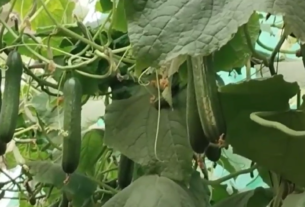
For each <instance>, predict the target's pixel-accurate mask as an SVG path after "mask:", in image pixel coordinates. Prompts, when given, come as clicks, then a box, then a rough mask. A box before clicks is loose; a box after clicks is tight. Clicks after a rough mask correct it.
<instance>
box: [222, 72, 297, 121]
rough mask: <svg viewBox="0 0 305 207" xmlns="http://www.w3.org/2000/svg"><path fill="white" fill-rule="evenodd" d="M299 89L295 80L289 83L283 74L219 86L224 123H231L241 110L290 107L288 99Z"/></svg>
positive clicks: (271, 109)
mask: <svg viewBox="0 0 305 207" xmlns="http://www.w3.org/2000/svg"><path fill="white" fill-rule="evenodd" d="M298 91H299V86H298V84H297V83H296V82H293V83H289V82H286V81H285V80H284V77H283V75H276V76H273V77H269V78H259V79H252V80H249V81H242V82H239V83H232V84H228V85H226V86H223V87H221V88H220V97H221V102H222V108H223V113H224V115H225V119H226V123H227V124H228V125H230V124H231V122H232V121H234V120H235V118H236V116H237V115H238V114H239V113H240V112H242V111H248V112H249V114H250V112H254V111H277V110H287V109H289V108H290V106H289V99H290V98H292V97H293V96H295V95H296V94H297V93H298Z"/></svg>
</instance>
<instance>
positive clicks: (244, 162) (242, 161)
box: [222, 147, 251, 173]
mask: <svg viewBox="0 0 305 207" xmlns="http://www.w3.org/2000/svg"><path fill="white" fill-rule="evenodd" d="M222 156H223V157H225V159H226V160H225V161H224V164H226V165H225V166H224V167H227V168H229V170H232V168H233V171H229V172H230V173H232V172H237V171H240V170H243V169H246V168H248V167H249V166H250V165H251V160H248V159H247V158H244V157H242V156H240V155H237V154H234V153H233V150H232V148H231V147H229V149H228V150H222ZM227 162H228V163H227ZM230 167H232V168H230ZM225 169H226V168H225Z"/></svg>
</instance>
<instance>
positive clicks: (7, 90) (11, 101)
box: [0, 50, 23, 156]
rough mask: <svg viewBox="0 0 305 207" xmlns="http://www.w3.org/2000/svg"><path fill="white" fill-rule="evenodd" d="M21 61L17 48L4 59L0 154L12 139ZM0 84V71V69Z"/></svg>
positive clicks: (17, 102) (18, 96) (16, 117)
mask: <svg viewBox="0 0 305 207" xmlns="http://www.w3.org/2000/svg"><path fill="white" fill-rule="evenodd" d="M22 72H23V62H22V58H21V55H20V54H19V53H18V51H17V50H12V51H11V52H10V53H9V54H8V57H7V60H6V68H5V83H4V92H3V94H1V91H0V94H1V95H0V102H1V104H0V106H1V112H0V155H1V156H2V155H4V154H5V152H6V145H7V144H8V143H9V142H10V141H11V140H12V139H13V137H14V133H15V129H16V126H17V120H18V114H19V102H20V88H21V78H22ZM0 76H1V77H0V85H1V80H2V71H0ZM1 98H2V99H1Z"/></svg>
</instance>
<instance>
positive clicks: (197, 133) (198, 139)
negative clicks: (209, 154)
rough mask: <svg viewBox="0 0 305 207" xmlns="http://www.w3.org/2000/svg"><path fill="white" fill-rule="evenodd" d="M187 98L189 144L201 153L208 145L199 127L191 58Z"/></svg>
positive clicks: (188, 65)
mask: <svg viewBox="0 0 305 207" xmlns="http://www.w3.org/2000/svg"><path fill="white" fill-rule="evenodd" d="M187 71H188V73H187V98H186V122H187V124H186V127H187V135H188V139H189V142H190V145H191V147H192V149H193V151H194V152H196V153H199V154H202V153H204V152H205V150H206V148H207V147H208V146H209V140H208V139H207V138H206V137H205V134H204V132H203V130H202V127H201V122H200V118H199V114H198V108H197V103H196V96H195V86H194V77H193V73H192V63H191V58H190V57H188V59H187Z"/></svg>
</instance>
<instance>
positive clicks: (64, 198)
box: [58, 193, 69, 207]
mask: <svg viewBox="0 0 305 207" xmlns="http://www.w3.org/2000/svg"><path fill="white" fill-rule="evenodd" d="M58 207H69V200H68V198H67V196H66V194H65V193H62V196H61V200H60V203H59V205H58Z"/></svg>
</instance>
